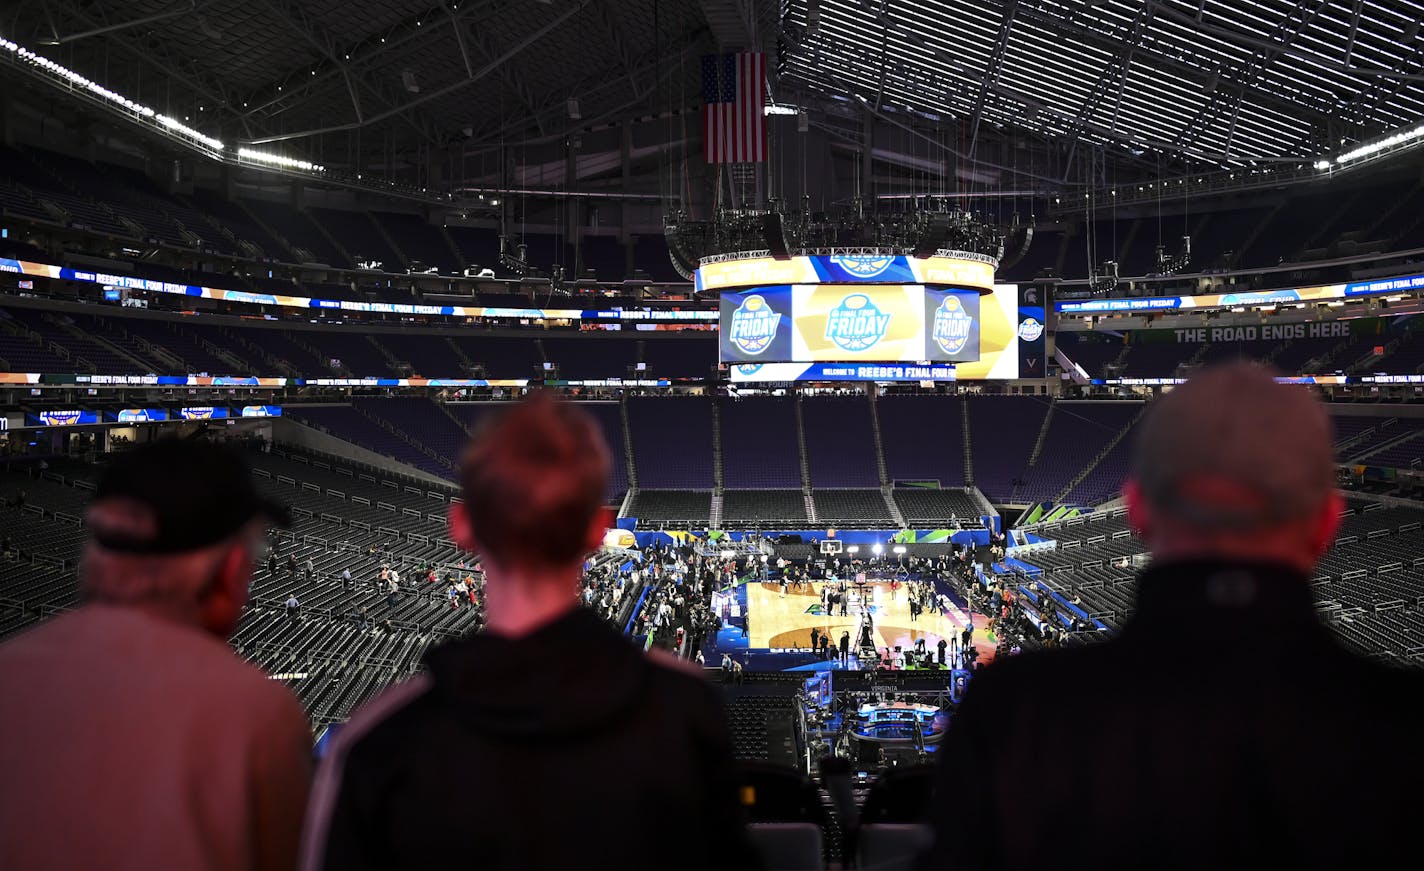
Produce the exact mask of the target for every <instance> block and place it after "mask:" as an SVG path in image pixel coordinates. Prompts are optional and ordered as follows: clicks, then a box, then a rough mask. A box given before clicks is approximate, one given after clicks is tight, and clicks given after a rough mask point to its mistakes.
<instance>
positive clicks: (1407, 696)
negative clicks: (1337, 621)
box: [1322, 647, 1424, 718]
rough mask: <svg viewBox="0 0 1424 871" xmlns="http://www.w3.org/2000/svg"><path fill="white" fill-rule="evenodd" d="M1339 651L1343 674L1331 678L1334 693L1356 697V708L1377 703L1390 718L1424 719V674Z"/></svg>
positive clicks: (1336, 659)
mask: <svg viewBox="0 0 1424 871" xmlns="http://www.w3.org/2000/svg"><path fill="white" fill-rule="evenodd" d="M1338 651H1339V652H1338V654H1337V655H1336V657H1335V661H1336V663H1337V664H1338V666H1339V672H1338V673H1337V674H1336V675H1334V676H1328V677H1329V680H1330V682H1331V684H1332V692H1336V693H1342V692H1343V693H1347V694H1349V695H1352V696H1354V704H1356V705H1361V706H1366V707H1368V706H1370V705H1371V703H1374V704H1375V705H1377V706H1378V707H1379V709H1380V713H1383V714H1385V715H1387V716H1395V717H1398V716H1404V715H1408V716H1410V717H1414V718H1417V717H1419V716H1420V715H1424V670H1421V669H1418V668H1406V667H1403V666H1398V665H1392V664H1389V663H1384V662H1377V661H1375V660H1371V659H1366V658H1365V657H1363V656H1360V655H1358V654H1356V653H1353V652H1350V651H1347V650H1345V649H1344V648H1343V647H1339V648H1338ZM1322 677H1327V676H1326V675H1322Z"/></svg>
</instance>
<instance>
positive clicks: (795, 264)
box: [694, 254, 994, 291]
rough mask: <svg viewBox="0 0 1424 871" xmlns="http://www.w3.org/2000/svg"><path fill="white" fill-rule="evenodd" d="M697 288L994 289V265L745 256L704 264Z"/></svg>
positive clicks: (936, 259)
mask: <svg viewBox="0 0 1424 871" xmlns="http://www.w3.org/2000/svg"><path fill="white" fill-rule="evenodd" d="M694 280H695V281H696V286H697V289H698V290H733V289H736V288H742V287H761V286H765V285H791V284H942V285H949V286H953V287H966V288H978V289H979V290H981V291H988V290H991V289H992V288H993V287H994V267H993V266H992V265H990V264H989V263H987V262H984V261H981V260H970V259H968V258H959V257H926V258H923V259H921V258H919V257H904V256H879V255H854V254H836V255H814V256H807V257H791V258H789V259H786V260H776V259H773V258H771V257H750V258H746V259H740V260H723V261H719V262H716V263H705V264H703V265H702V266H701V267H699V268H698V270H697V274H696V276H695V279H694Z"/></svg>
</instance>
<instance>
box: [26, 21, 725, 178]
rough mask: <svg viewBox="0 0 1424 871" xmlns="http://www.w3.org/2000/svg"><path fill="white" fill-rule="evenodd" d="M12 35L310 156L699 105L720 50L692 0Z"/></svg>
mask: <svg viewBox="0 0 1424 871" xmlns="http://www.w3.org/2000/svg"><path fill="white" fill-rule="evenodd" d="M0 27H3V28H4V30H3V32H4V33H5V35H7V36H11V37H12V38H14V39H16V40H17V41H18V42H20V43H21V44H23V45H27V46H28V47H30V48H33V49H36V50H38V51H41V52H43V53H45V54H46V55H47V56H49V57H51V58H52V59H54V60H56V61H59V62H60V63H63V64H66V65H68V66H70V67H71V68H73V69H76V70H78V71H79V72H81V73H83V74H84V75H87V76H90V77H91V78H94V79H95V80H96V81H100V82H102V83H104V84H105V85H107V86H108V87H110V88H113V89H114V90H117V91H120V92H121V93H125V94H126V95H129V96H131V97H133V98H135V99H139V100H141V101H142V102H145V103H148V104H150V105H153V106H155V107H156V108H158V109H159V110H160V111H167V112H168V113H169V114H172V115H174V116H175V117H182V116H183V115H189V116H197V115H198V113H199V112H200V111H201V112H202V113H203V114H204V115H206V117H207V118H211V119H213V121H212V122H211V123H215V124H217V125H220V127H219V129H217V130H212V131H211V132H212V133H213V135H218V136H221V137H228V138H235V139H241V140H243V141H244V142H249V143H269V142H292V143H293V146H292V148H293V150H295V151H297V152H302V153H307V154H308V156H310V157H312V158H318V157H320V156H321V155H319V154H316V153H315V152H313V151H312V150H311V149H312V148H313V146H312V144H311V143H310V142H308V141H307V140H312V139H316V138H319V137H320V135H321V134H334V133H349V134H350V135H352V136H355V135H357V134H358V133H360V134H362V135H366V136H370V137H372V138H373V139H375V140H377V141H379V140H380V139H381V138H382V137H384V136H388V135H391V132H392V131H396V135H398V136H400V137H401V138H409V137H414V138H415V140H416V141H417V142H420V143H423V144H427V145H433V144H444V143H446V142H448V141H449V140H451V139H454V138H456V137H458V138H462V139H473V140H475V141H479V140H482V139H491V138H497V137H499V136H500V135H508V136H512V135H527V134H530V133H533V134H542V133H550V132H559V131H562V130H563V129H564V127H565V125H567V124H569V123H570V120H571V119H570V118H569V107H568V100H569V99H570V98H575V99H577V100H578V101H579V115H580V116H581V118H580V119H579V123H580V124H589V123H593V122H597V121H600V120H605V119H607V120H612V119H615V118H619V117H622V116H624V115H629V114H646V113H648V112H649V111H650V110H651V109H652V107H653V106H654V105H655V98H656V97H657V96H659V95H661V96H662V97H663V99H664V100H666V99H667V98H668V96H670V95H671V94H673V93H678V94H682V93H687V94H695V93H698V92H700V82H698V81H695V79H696V78H697V76H698V75H700V69H701V68H700V64H699V63H697V62H696V61H697V59H698V57H699V56H700V55H701V54H702V53H704V52H710V51H714V50H715V47H716V43H715V42H714V40H713V38H712V34H711V31H710V30H709V28H708V25H707V20H706V18H705V17H704V16H703V13H702V11H701V9H700V7H699V5H698V3H696V2H694V0H448V2H443V3H432V2H430V0H178V2H175V0H27V2H25V3H21V4H18V8H17V9H16V11H15V13H14V14H13V17H10V18H9V20H7V17H6V16H0ZM679 102H680V100H679ZM467 130H468V131H469V132H468V133H466V131H467ZM316 147H317V148H320V146H316Z"/></svg>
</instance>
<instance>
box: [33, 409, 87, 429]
mask: <svg viewBox="0 0 1424 871" xmlns="http://www.w3.org/2000/svg"><path fill="white" fill-rule="evenodd" d="M80 416H81V414H80V412H77V411H41V412H40V420H42V421H44V423H45V425H46V426H71V425H73V424H76V423H78V422H79V418H80Z"/></svg>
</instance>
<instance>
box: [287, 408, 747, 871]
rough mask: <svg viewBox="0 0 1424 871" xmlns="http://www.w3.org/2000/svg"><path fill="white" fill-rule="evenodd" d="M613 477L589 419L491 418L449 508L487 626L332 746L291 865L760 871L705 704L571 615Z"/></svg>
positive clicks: (553, 415) (688, 673)
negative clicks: (481, 578)
mask: <svg viewBox="0 0 1424 871" xmlns="http://www.w3.org/2000/svg"><path fill="white" fill-rule="evenodd" d="M608 465H609V458H608V448H607V446H606V445H605V444H604V441H603V438H602V436H601V435H600V433H599V430H598V426H597V424H596V423H595V422H594V421H593V420H592V419H591V418H590V417H589V416H588V415H587V414H586V413H584V412H583V411H581V410H579V409H578V408H577V407H576V406H574V405H572V404H570V403H567V402H563V401H560V400H558V399H556V398H554V397H553V396H551V395H548V394H545V393H535V394H533V395H531V396H530V397H529V398H527V399H525V400H524V401H522V402H519V403H517V404H514V405H513V406H512V407H511V408H509V409H508V410H507V411H505V412H503V413H500V414H496V415H491V416H489V417H487V418H486V419H485V421H484V423H483V424H482V426H481V428H480V430H479V431H478V432H477V433H476V434H475V436H474V438H473V440H472V441H471V443H470V446H469V448H468V450H467V451H466V453H465V456H464V460H463V462H462V463H461V467H460V479H461V489H462V491H463V494H462V495H463V497H464V499H463V501H462V502H457V503H454V504H452V505H451V507H450V512H449V522H450V537H451V539H452V540H453V541H455V542H456V543H457V544H458V545H459V546H460V547H461V548H463V549H465V550H468V551H472V552H478V553H479V554H480V558H481V560H480V561H481V565H482V566H483V568H484V575H485V583H484V592H483V599H484V604H485V609H486V611H485V631H484V632H482V633H480V634H477V635H474V636H472V637H469V638H466V639H463V640H461V641H456V642H452V643H449V644H443V645H441V646H439V647H436V648H434V649H432V650H430V651H429V652H428V653H427V654H426V657H425V666H426V673H425V674H423V675H421V676H420V677H418V678H416V679H415V680H412V681H410V682H408V683H405V684H402V685H400V686H397V687H395V688H392V689H391V690H388V691H387V692H386V693H384V694H383V695H381V696H379V697H377V698H376V699H375V700H374V701H373V702H371V703H370V704H368V705H367V706H366V707H365V708H364V709H362V710H361V711H360V712H358V713H357V714H356V716H355V717H353V718H352V720H351V723H350V725H349V726H348V727H347V728H346V730H345V731H343V732H342V733H341V734H340V736H339V737H338V738H337V739H336V741H335V743H334V745H333V748H332V751H331V753H330V754H329V755H328V756H327V757H326V758H325V759H324V760H323V761H322V764H321V767H320V769H319V771H318V774H317V778H316V782H315V785H314V787H313V794H312V801H311V810H310V814H309V816H308V820H307V827H306V831H305V835H304V841H303V867H304V868H305V869H308V871H328V869H330V871H335V869H367V868H370V869H375V868H380V869H405V868H409V869H421V871H438V869H443V868H470V867H479V868H484V869H544V868H547V869H561V871H562V869H569V868H618V869H633V871H638V869H647V871H662V869H664V868H666V867H667V866H668V863H669V862H670V861H673V862H674V863H675V864H677V865H678V866H679V867H680V868H688V869H693V871H698V869H706V871H713V869H722V868H737V869H744V868H755V867H758V866H759V864H760V863H759V860H758V858H757V855H756V853H755V851H754V850H753V849H752V847H751V845H750V841H749V840H748V837H747V834H746V831H745V829H744V826H743V825H742V818H741V807H740V805H739V803H738V791H737V786H736V781H735V779H734V776H733V763H732V753H731V743H730V739H729V736H728V731H727V725H726V719H725V716H724V714H723V711H722V707H721V702H720V697H719V695H718V693H717V690H716V689H715V688H714V687H713V686H712V685H711V684H709V683H708V682H707V680H706V679H705V678H704V676H703V674H702V670H701V669H698V668H696V667H695V666H692V665H691V664H689V663H687V662H685V661H682V660H678V659H675V658H673V657H672V656H671V655H669V654H666V653H660V652H656V651H655V652H654V653H651V654H649V653H644V652H643V651H642V650H641V649H639V648H637V647H635V646H634V645H633V644H632V643H630V642H629V640H628V639H627V638H626V637H625V636H623V635H622V634H621V633H619V632H618V630H616V629H614V628H612V627H610V626H609V625H608V624H607V623H605V622H604V621H603V620H601V619H599V617H598V615H597V614H596V613H594V611H593V609H591V608H585V607H584V606H583V605H582V604H581V603H580V599H579V596H578V592H579V586H580V581H581V577H582V570H583V566H584V559H585V557H586V556H587V555H588V554H589V553H590V552H592V551H594V550H596V549H597V548H598V547H599V546H600V545H601V544H602V541H603V537H604V533H605V532H606V530H607V528H608V527H609V526H610V525H611V519H612V518H611V515H610V512H609V511H608V509H607V508H605V507H604V501H603V499H604V492H605V487H606V483H607V477H608ZM452 747H457V748H459V751H460V752H458V753H451V752H450V750H451V748H452ZM610 832H616V833H617V834H618V837H616V838H610V837H609V833H610Z"/></svg>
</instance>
